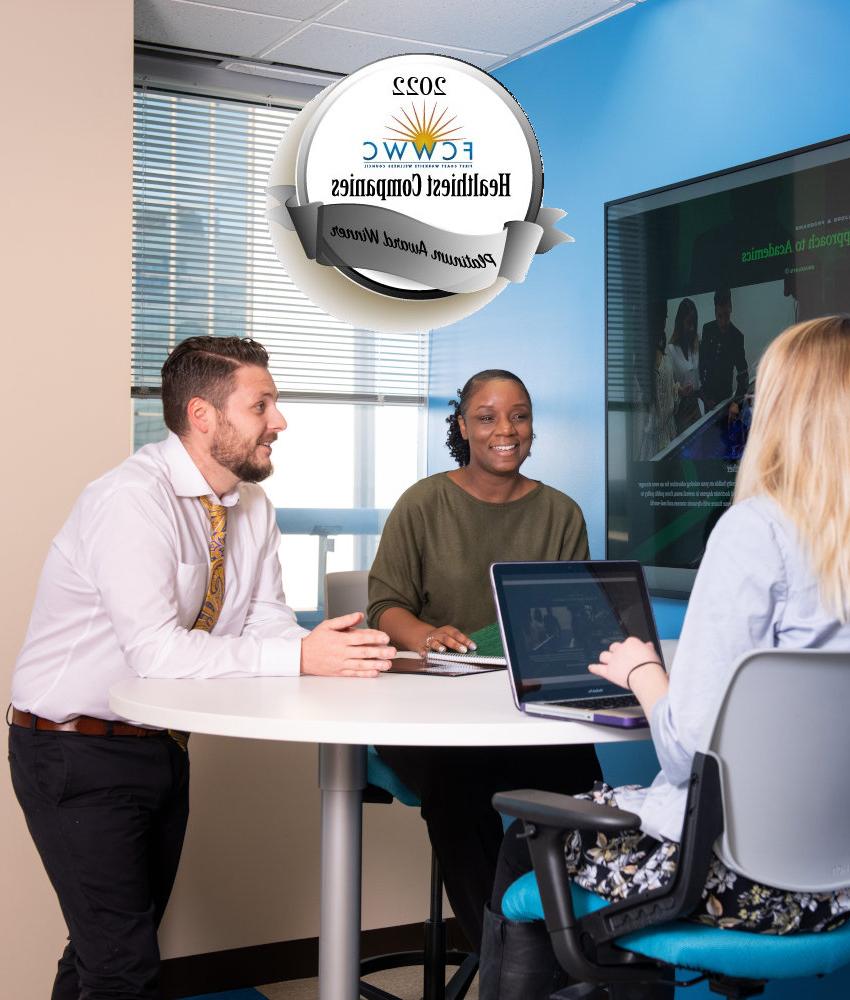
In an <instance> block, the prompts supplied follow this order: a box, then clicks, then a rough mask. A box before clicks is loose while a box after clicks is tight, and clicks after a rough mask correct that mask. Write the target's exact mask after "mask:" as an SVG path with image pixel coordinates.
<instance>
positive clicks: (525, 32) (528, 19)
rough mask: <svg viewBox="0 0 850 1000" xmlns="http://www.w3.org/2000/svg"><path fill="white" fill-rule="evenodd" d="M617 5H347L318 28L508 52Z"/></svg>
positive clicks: (392, 1) (382, 1) (588, 0)
mask: <svg viewBox="0 0 850 1000" xmlns="http://www.w3.org/2000/svg"><path fill="white" fill-rule="evenodd" d="M616 3H617V0H523V2H522V3H521V4H506V3H505V0H459V2H455V3H453V4H451V5H449V4H445V5H437V4H433V5H430V4H424V3H423V4H420V3H410V2H408V3H399V2H398V0H348V2H347V3H345V4H343V5H342V6H340V7H338V8H336V9H335V10H332V11H330V12H329V13H328V14H326V15H325V16H324V17H323V18H321V23H322V24H330V25H338V26H340V27H347V28H359V29H360V30H361V31H371V32H376V33H378V34H382V35H392V36H395V37H397V38H415V39H417V40H418V41H421V42H439V43H441V44H442V45H453V46H459V47H461V48H470V49H477V50H487V51H490V52H505V53H512V52H518V51H520V50H521V49H525V48H527V47H528V46H530V45H533V44H535V43H537V42H540V41H542V40H543V39H544V38H549V37H550V36H551V35H554V34H558V33H559V32H562V31H567V30H568V29H569V28H571V27H573V26H574V25H576V24H580V23H582V22H583V21H586V20H587V19H588V18H591V17H595V16H596V15H597V14H599V13H601V12H602V11H604V10H610V9H611V7H613V6H615V5H616Z"/></svg>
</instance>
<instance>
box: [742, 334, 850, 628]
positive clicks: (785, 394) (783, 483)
mask: <svg viewBox="0 0 850 1000" xmlns="http://www.w3.org/2000/svg"><path fill="white" fill-rule="evenodd" d="M759 494H763V495H764V494H766V495H767V496H769V497H771V498H772V499H773V500H774V501H775V502H776V503H777V504H778V505H779V506H780V507H781V508H782V510H783V511H784V512H785V514H786V515H787V516H788V517H789V518H790V519H791V520H792V521H793V522H794V525H795V527H796V529H797V532H798V534H799V537H800V540H801V541H802V543H803V546H804V547H805V550H806V553H807V555H808V557H809V560H810V565H811V567H812V570H813V571H814V574H815V576H816V577H817V580H818V586H819V589H820V595H821V600H822V602H823V604H824V606H825V607H827V608H829V609H830V611H832V613H833V614H835V615H836V616H837V618H838V619H839V620H840V621H842V622H847V621H848V620H850V317H844V316H827V317H825V318H823V319H813V320H809V321H808V322H806V323H798V324H796V326H791V327H789V328H788V329H787V330H785V332H784V333H782V334H781V335H780V336H779V337H777V338H776V340H774V341H773V343H772V344H771V345H770V346H769V347H768V348H767V350H766V351H765V352H764V355H763V357H762V359H761V361H760V363H759V366H758V378H757V380H756V394H755V405H754V408H753V423H752V427H751V429H750V434H749V437H748V439H747V446H746V448H745V450H744V457H743V458H742V460H741V466H740V469H739V471H738V481H737V484H736V487H735V502H737V501H739V500H745V499H746V498H747V497H751V496H756V495H759Z"/></svg>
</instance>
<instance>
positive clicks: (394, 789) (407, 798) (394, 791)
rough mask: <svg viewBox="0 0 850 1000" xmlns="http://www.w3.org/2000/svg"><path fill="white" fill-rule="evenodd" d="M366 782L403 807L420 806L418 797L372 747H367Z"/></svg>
mask: <svg viewBox="0 0 850 1000" xmlns="http://www.w3.org/2000/svg"><path fill="white" fill-rule="evenodd" d="M366 780H367V781H368V782H369V784H370V785H373V786H374V787H375V788H382V789H383V790H384V791H385V792H388V793H389V794H390V795H392V797H393V798H394V799H397V800H398V801H399V802H401V804H402V805H404V806H418V805H420V802H419V798H418V796H416V795H414V794H413V792H411V790H410V789H409V788H408V787H407V785H403V784H402V783H401V782H400V781H399V779H398V775H397V774H396V773H395V771H394V770H393V769H392V768H391V767H390V766H389V765H388V764H386V763H385V762H384V760H383V759H382V758H381V756H380V754H379V753H378V751H377V750H376V749H375V748H374V747H369V748H368V750H367V752H366Z"/></svg>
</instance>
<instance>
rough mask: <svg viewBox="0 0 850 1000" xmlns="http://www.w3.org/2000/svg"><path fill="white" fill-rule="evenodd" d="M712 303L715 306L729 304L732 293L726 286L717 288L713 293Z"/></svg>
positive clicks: (730, 303)
mask: <svg viewBox="0 0 850 1000" xmlns="http://www.w3.org/2000/svg"><path fill="white" fill-rule="evenodd" d="M714 304H715V305H716V306H731V305H732V293H731V292H730V291H729V289H728V288H718V289H717V291H716V292H715V293H714Z"/></svg>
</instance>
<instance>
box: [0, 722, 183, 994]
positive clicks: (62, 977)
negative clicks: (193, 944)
mask: <svg viewBox="0 0 850 1000" xmlns="http://www.w3.org/2000/svg"><path fill="white" fill-rule="evenodd" d="M9 763H10V767H11V771H12V784H13V786H14V789H15V794H16V795H17V797H18V801H19V802H20V804H21V808H22V809H23V811H24V816H25V817H26V821H27V826H28V827H29V831H30V833H31V835H32V838H33V840H34V841H35V845H36V847H37V848H38V852H39V854H40V855H41V860H42V862H43V863H44V867H45V869H46V871H47V874H48V876H49V878H50V881H51V882H52V884H53V888H54V889H55V890H56V894H57V896H58V897H59V904H60V906H61V908H62V914H63V916H64V918H65V922H66V923H67V925H68V936H69V941H68V946H67V947H66V948H65V952H64V954H63V955H62V957H61V959H60V960H59V969H58V972H57V975H56V980H55V983H54V986H53V993H52V1000H142V998H143V1000H149V998H157V997H159V995H160V994H159V945H158V943H157V928H158V926H159V923H160V920H161V919H162V915H163V913H164V912H165V906H166V903H167V902H168V897H169V894H170V893H171V887H172V885H173V883H174V876H175V875H176V873H177V864H178V861H179V859H180V851H181V848H182V846H183V836H184V833H185V831H186V821H187V818H188V815H189V759H188V755H187V754H186V753H185V752H184V751H183V750H181V749H180V748H179V747H178V746H177V744H176V743H175V742H174V741H173V740H172V739H170V738H169V737H168V736H167V735H165V734H163V735H162V736H159V735H157V736H145V737H138V736H83V735H80V734H78V733H57V732H39V731H36V730H32V729H27V728H23V727H20V726H11V727H10V729H9Z"/></svg>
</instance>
